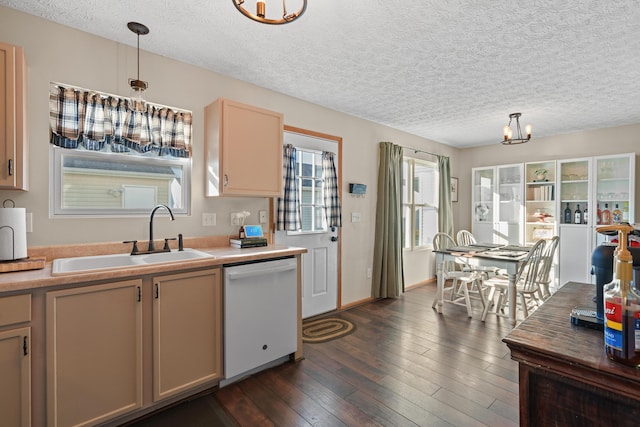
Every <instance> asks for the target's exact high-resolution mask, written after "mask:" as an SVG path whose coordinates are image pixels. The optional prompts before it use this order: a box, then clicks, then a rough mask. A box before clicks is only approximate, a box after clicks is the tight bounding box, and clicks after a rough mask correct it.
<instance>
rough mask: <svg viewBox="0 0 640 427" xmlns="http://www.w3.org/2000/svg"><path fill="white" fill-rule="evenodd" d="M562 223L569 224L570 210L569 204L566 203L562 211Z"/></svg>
mask: <svg viewBox="0 0 640 427" xmlns="http://www.w3.org/2000/svg"><path fill="white" fill-rule="evenodd" d="M564 223H565V224H571V208H570V207H569V203H567V207H566V208H565V209H564Z"/></svg>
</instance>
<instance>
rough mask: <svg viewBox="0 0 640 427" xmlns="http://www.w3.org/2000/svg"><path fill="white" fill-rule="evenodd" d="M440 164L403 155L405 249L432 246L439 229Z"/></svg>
mask: <svg viewBox="0 0 640 427" xmlns="http://www.w3.org/2000/svg"><path fill="white" fill-rule="evenodd" d="M438 176H439V174H438V164H437V163H435V162H430V161H427V160H422V159H416V158H412V157H404V159H403V168H402V202H403V203H402V204H403V208H402V226H403V248H404V249H408V250H413V249H428V248H432V247H433V236H434V235H435V234H436V233H437V232H438Z"/></svg>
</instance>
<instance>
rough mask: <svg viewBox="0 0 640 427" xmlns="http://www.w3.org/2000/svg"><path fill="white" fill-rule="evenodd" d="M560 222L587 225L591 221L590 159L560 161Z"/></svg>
mask: <svg viewBox="0 0 640 427" xmlns="http://www.w3.org/2000/svg"><path fill="white" fill-rule="evenodd" d="M558 167H559V174H560V185H559V186H558V188H559V190H558V193H559V195H560V196H559V199H560V206H559V209H560V210H559V215H558V217H559V218H558V220H559V221H558V222H559V223H560V224H563V225H565V224H573V225H585V224H588V223H589V216H590V215H589V214H590V213H595V212H590V211H589V208H590V206H589V179H590V178H591V177H590V176H589V171H590V169H591V162H590V159H578V160H567V161H559V162H558Z"/></svg>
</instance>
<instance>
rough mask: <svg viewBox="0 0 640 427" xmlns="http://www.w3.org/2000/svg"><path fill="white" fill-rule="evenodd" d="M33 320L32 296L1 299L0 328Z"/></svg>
mask: <svg viewBox="0 0 640 427" xmlns="http://www.w3.org/2000/svg"><path fill="white" fill-rule="evenodd" d="M30 320H31V294H25V295H14V296H10V297H2V298H0V326H6V325H12V324H14V323H21V322H29V321H30Z"/></svg>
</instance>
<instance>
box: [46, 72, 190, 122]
mask: <svg viewBox="0 0 640 427" xmlns="http://www.w3.org/2000/svg"><path fill="white" fill-rule="evenodd" d="M49 84H52V85H56V86H65V87H69V88H72V89H77V90H84V91H87V92H95V93H99V94H100V95H106V96H112V97H114V98H127V97H126V96H123V95H116V94H113V93H109V92H103V91H100V90H95V89H87V88H86V87H80V86H76V85H70V84H67V83H60V82H53V81H51V80H49ZM144 102H145V104H151V105H153V106H154V107H164V108H170V109H172V110H175V111H178V112H181V113H189V114H193V111H189V110H185V109H184V108H178V107H172V106H170V105H162V104H156V103H155V102H149V101H144Z"/></svg>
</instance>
